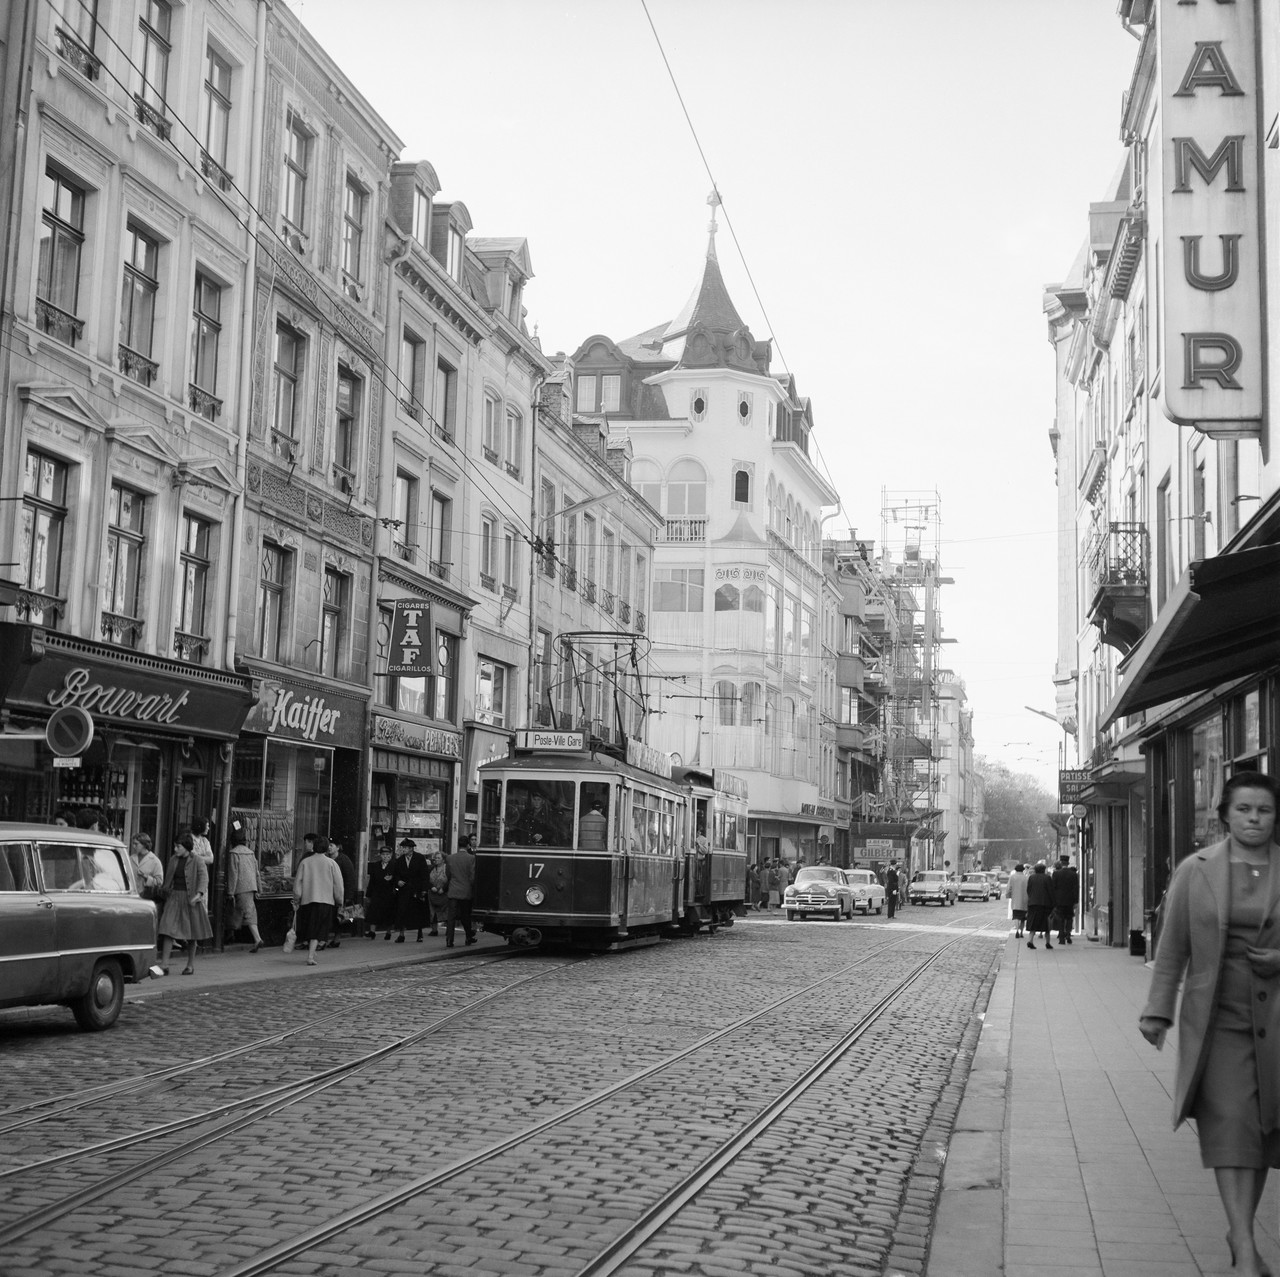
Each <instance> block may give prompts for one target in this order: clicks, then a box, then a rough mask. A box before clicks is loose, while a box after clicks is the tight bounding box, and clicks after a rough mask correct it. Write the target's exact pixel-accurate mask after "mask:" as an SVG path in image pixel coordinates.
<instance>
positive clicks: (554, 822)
mask: <svg viewBox="0 0 1280 1277" xmlns="http://www.w3.org/2000/svg"><path fill="white" fill-rule="evenodd" d="M573 791H574V784H573V782H572V781H569V780H526V779H525V778H524V777H512V778H511V779H510V780H508V781H507V819H506V834H505V837H504V838H503V843H504V844H505V845H506V846H508V847H510V846H524V847H561V848H566V849H567V848H570V847H572V846H573V799H574V793H573Z"/></svg>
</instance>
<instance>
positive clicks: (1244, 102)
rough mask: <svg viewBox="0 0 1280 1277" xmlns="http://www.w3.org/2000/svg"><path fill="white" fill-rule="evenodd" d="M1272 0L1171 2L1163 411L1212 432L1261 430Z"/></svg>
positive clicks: (1163, 93)
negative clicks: (1261, 111)
mask: <svg viewBox="0 0 1280 1277" xmlns="http://www.w3.org/2000/svg"><path fill="white" fill-rule="evenodd" d="M1262 2H1263V0H1162V3H1161V4H1160V9H1159V15H1158V18H1157V25H1156V37H1157V39H1158V41H1159V58H1160V110H1161V121H1160V124H1161V130H1162V142H1161V145H1162V148H1163V152H1162V157H1161V158H1162V165H1161V167H1162V170H1163V180H1162V191H1161V208H1162V221H1163V226H1162V228H1161V232H1160V236H1161V240H1162V245H1161V251H1162V254H1163V261H1162V262H1161V263H1160V266H1159V269H1160V272H1161V278H1160V280H1159V288H1160V305H1161V310H1162V313H1161V314H1160V315H1159V316H1158V319H1157V322H1158V323H1159V324H1160V325H1161V329H1162V334H1163V347H1164V362H1165V365H1166V367H1165V372H1164V377H1163V379H1162V386H1161V398H1162V400H1163V407H1164V411H1165V414H1166V415H1167V416H1168V417H1169V418H1170V419H1171V420H1173V421H1176V422H1178V423H1180V424H1182V425H1190V426H1195V427H1196V428H1197V429H1198V430H1201V431H1202V432H1204V433H1205V434H1208V435H1211V436H1213V437H1215V438H1240V437H1242V436H1248V435H1253V434H1257V433H1258V431H1259V430H1260V429H1261V425H1262V385H1263V382H1262V378H1263V363H1264V354H1265V352H1264V351H1263V346H1262V332H1263V327H1262V258H1261V191H1260V188H1259V165H1258V152H1259V127H1258V84H1259V73H1258V32H1257V23H1258V12H1257V6H1258V4H1259V3H1262Z"/></svg>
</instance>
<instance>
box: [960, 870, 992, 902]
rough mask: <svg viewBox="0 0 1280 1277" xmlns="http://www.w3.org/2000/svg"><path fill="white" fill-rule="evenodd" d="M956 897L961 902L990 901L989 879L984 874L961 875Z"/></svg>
mask: <svg viewBox="0 0 1280 1277" xmlns="http://www.w3.org/2000/svg"><path fill="white" fill-rule="evenodd" d="M957 895H958V898H959V899H961V900H990V899H991V879H990V877H989V876H988V875H987V874H985V873H967V874H961V875H960V889H959V892H958V893H957Z"/></svg>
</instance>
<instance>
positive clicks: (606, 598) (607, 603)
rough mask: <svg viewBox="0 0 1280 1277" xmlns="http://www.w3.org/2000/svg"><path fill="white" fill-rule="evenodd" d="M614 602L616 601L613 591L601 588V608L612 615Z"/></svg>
mask: <svg viewBox="0 0 1280 1277" xmlns="http://www.w3.org/2000/svg"><path fill="white" fill-rule="evenodd" d="M613 602H614V595H613V591H612V590H601V591H600V609H601V611H604V612H607V613H608V614H609V615H610V616H612V615H613Z"/></svg>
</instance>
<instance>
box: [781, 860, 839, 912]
mask: <svg viewBox="0 0 1280 1277" xmlns="http://www.w3.org/2000/svg"><path fill="white" fill-rule="evenodd" d="M853 899H854V897H853V888H852V887H851V886H850V885H849V880H848V878H846V877H845V871H844V870H843V869H837V868H836V867H835V866H834V865H806V866H805V867H804V868H803V869H801V870H799V872H797V874H796V880H795V882H793V883H792V884H791V885H790V886H789V887H788V888H787V889H786V891H785V892H783V894H782V907H783V908H784V909H785V910H786V911H787V917H788V918H789V919H792V920H794V919H796V918H799V919H801V921H803V920H804V919H805V918H807V917H808V916H809V915H810V914H811V913H824V914H829V915H830V916H831V917H832V918H834V919H835V920H836V921H837V922H839V921H840V919H841V918H852V917H853Z"/></svg>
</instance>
